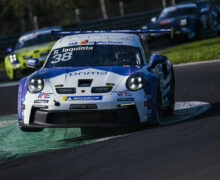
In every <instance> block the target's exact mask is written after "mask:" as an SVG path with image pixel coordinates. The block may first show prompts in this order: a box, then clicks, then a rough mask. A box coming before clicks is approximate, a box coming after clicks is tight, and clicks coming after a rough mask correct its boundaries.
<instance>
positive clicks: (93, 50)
mask: <svg viewBox="0 0 220 180" xmlns="http://www.w3.org/2000/svg"><path fill="white" fill-rule="evenodd" d="M95 47H96V41H95V42H94V44H93V49H92V54H91V66H92V65H93V61H92V59H93V56H94V54H95Z"/></svg>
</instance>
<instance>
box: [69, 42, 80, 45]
mask: <svg viewBox="0 0 220 180" xmlns="http://www.w3.org/2000/svg"><path fill="white" fill-rule="evenodd" d="M77 44H78V43H77V42H76V41H73V42H71V43H69V46H74V45H77Z"/></svg>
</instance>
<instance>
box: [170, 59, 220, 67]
mask: <svg viewBox="0 0 220 180" xmlns="http://www.w3.org/2000/svg"><path fill="white" fill-rule="evenodd" d="M213 63H220V59H216V60H208V61H200V62H192V63H184V64H175V65H173V66H174V67H184V66H194V65H201V64H213Z"/></svg>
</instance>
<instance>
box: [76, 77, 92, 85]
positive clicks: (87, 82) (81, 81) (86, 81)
mask: <svg viewBox="0 0 220 180" xmlns="http://www.w3.org/2000/svg"><path fill="white" fill-rule="evenodd" d="M91 84H92V79H79V80H78V87H90V86H91Z"/></svg>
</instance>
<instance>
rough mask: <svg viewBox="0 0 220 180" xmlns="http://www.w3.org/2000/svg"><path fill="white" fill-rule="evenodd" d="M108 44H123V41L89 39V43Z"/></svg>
mask: <svg viewBox="0 0 220 180" xmlns="http://www.w3.org/2000/svg"><path fill="white" fill-rule="evenodd" d="M95 43H96V44H108V45H122V44H123V42H122V41H89V44H95Z"/></svg>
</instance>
